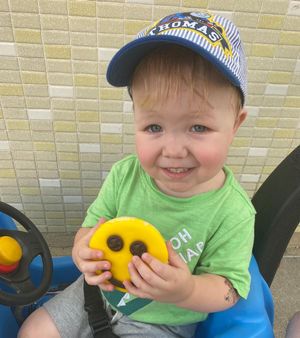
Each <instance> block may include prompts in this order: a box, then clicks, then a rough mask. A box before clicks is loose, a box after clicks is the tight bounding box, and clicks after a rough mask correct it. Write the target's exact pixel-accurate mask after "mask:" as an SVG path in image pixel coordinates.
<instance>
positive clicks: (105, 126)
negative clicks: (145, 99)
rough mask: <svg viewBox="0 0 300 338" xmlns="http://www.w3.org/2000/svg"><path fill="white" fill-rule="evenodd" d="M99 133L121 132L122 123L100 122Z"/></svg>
mask: <svg viewBox="0 0 300 338" xmlns="http://www.w3.org/2000/svg"><path fill="white" fill-rule="evenodd" d="M101 133H108V134H121V133H122V124H121V123H102V124H101Z"/></svg>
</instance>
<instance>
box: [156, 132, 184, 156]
mask: <svg viewBox="0 0 300 338" xmlns="http://www.w3.org/2000/svg"><path fill="white" fill-rule="evenodd" d="M162 153H163V156H165V157H172V158H184V157H185V156H187V153H188V151H187V147H186V144H185V142H184V140H183V138H182V137H180V136H176V135H166V136H165V143H164V146H163V152H162Z"/></svg>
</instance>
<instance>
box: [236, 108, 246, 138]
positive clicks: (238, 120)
mask: <svg viewBox="0 0 300 338" xmlns="http://www.w3.org/2000/svg"><path fill="white" fill-rule="evenodd" d="M246 117H247V111H246V110H244V109H242V110H241V111H240V112H239V113H238V115H237V117H236V119H235V122H234V126H233V128H234V133H236V132H237V130H238V129H239V127H240V126H241V124H242V123H243V122H244V121H245V119H246Z"/></svg>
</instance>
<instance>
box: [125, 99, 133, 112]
mask: <svg viewBox="0 0 300 338" xmlns="http://www.w3.org/2000/svg"><path fill="white" fill-rule="evenodd" d="M123 111H124V113H132V111H133V104H132V101H125V102H124V103H123Z"/></svg>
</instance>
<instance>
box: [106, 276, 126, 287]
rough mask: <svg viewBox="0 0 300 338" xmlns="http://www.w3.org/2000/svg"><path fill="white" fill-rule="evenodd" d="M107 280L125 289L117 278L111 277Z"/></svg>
mask: <svg viewBox="0 0 300 338" xmlns="http://www.w3.org/2000/svg"><path fill="white" fill-rule="evenodd" d="M109 281H110V282H111V284H112V285H114V286H117V287H119V288H122V289H125V286H124V284H123V283H122V282H120V281H119V280H118V279H116V278H113V277H112V278H111V279H109Z"/></svg>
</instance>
